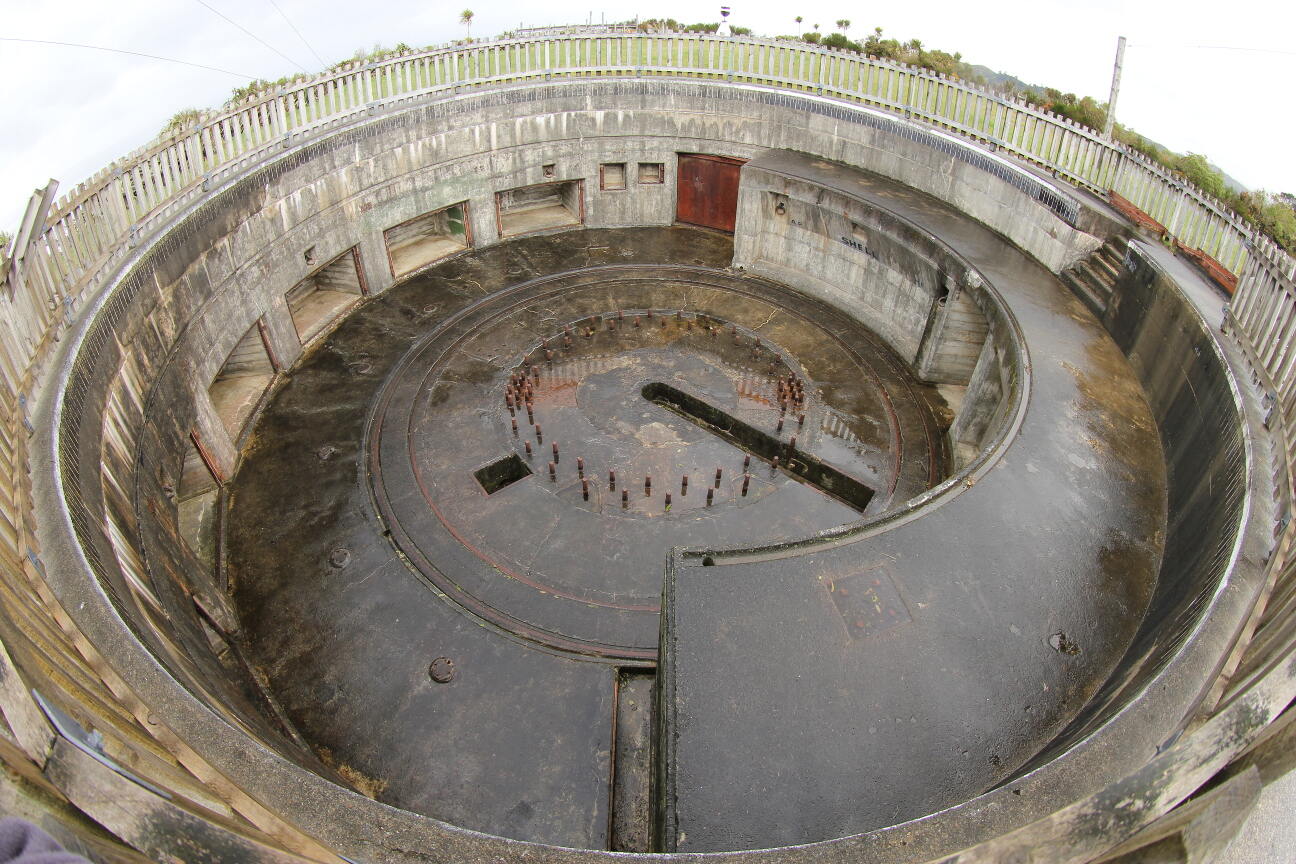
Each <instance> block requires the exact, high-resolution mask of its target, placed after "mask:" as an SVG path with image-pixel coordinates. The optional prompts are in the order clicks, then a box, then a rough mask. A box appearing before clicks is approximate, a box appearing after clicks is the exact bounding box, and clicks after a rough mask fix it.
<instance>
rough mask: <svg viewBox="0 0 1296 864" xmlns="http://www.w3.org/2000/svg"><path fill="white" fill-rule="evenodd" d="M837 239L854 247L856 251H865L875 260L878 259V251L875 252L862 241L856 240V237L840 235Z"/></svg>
mask: <svg viewBox="0 0 1296 864" xmlns="http://www.w3.org/2000/svg"><path fill="white" fill-rule="evenodd" d="M837 239H838V240H840V241H841V242H842V243H843V244H845V245H847V246H849V247H850V248H852V249H854V250H855V251H856V252H863V253H864V254H865V255H867V256H869V257H870V258H872V259H873V260H875V261H876V260H877V257H878V256H877V253H876V252H874V251H873V250H872V249H870V248H869V247H867V246H865V245H864V244H863V243H861V242H860V241H858V240H856V239H855V238H854V237H838V238H837Z"/></svg>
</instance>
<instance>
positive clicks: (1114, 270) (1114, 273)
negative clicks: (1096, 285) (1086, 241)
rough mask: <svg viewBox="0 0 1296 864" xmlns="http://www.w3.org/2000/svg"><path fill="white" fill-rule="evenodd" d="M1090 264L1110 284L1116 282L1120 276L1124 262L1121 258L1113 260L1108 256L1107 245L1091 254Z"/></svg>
mask: <svg viewBox="0 0 1296 864" xmlns="http://www.w3.org/2000/svg"><path fill="white" fill-rule="evenodd" d="M1088 264H1089V265H1090V266H1091V267H1093V269H1094V271H1095V272H1097V273H1099V274H1101V275H1102V277H1103V280H1104V281H1106V282H1107V283H1108V284H1114V283H1115V282H1116V280H1117V279H1118V278H1120V273H1121V264H1122V262H1121V261H1120V260H1116V261H1113V260H1112V259H1111V258H1110V257H1108V253H1107V247H1106V246H1104V247H1103V248H1102V249H1099V250H1098V251H1097V252H1096V253H1095V254H1093V255H1091V256H1089V258H1088Z"/></svg>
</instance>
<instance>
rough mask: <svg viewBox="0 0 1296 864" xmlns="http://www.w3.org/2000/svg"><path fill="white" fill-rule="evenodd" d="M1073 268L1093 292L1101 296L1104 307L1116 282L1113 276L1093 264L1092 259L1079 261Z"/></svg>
mask: <svg viewBox="0 0 1296 864" xmlns="http://www.w3.org/2000/svg"><path fill="white" fill-rule="evenodd" d="M1074 269H1075V271H1076V275H1077V276H1079V277H1080V278H1081V279H1083V280H1084V281H1086V282H1088V283H1089V287H1090V288H1091V289H1093V291H1094V293H1095V294H1097V295H1098V296H1099V297H1100V298H1102V301H1103V306H1104V307H1106V305H1107V301H1108V300H1110V299H1111V294H1112V287H1113V286H1114V285H1115V284H1116V279H1115V277H1114V276H1112V275H1111V274H1109V273H1108V272H1107V271H1106V270H1103V269H1102V268H1100V267H1098V266H1097V265H1095V264H1094V263H1093V260H1092V259H1089V260H1086V261H1081V262H1080V263H1079V264H1077V265H1076V266H1075V268H1074Z"/></svg>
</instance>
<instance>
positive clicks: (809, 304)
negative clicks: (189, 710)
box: [226, 230, 947, 849]
mask: <svg viewBox="0 0 1296 864" xmlns="http://www.w3.org/2000/svg"><path fill="white" fill-rule="evenodd" d="M617 239H618V240H619V241H621V246H620V247H619V249H620V250H621V251H625V250H630V251H632V252H633V253H634V255H635V256H636V260H637V261H639V262H641V263H632V264H631V265H629V266H605V267H592V268H586V269H582V270H575V271H573V270H570V269H568V263H567V259H568V258H569V254H568V253H567V252H566V251H565V247H566V245H567V244H568V243H569V242H570V241H569V240H564V239H563V238H562V237H553V238H536V239H533V240H529V241H523V242H518V243H510V244H503V245H501V246H499V247H495V248H493V249H489V250H483V251H482V252H479V253H475V254H473V255H469V256H460V257H459V258H457V259H455V260H453V261H450V262H447V263H445V264H442V265H440V266H438V267H436V268H434V269H432V270H431V271H429V272H428V273H427V274H425V275H423V276H420V277H418V278H415V279H413V280H410V281H408V282H406V283H404V284H402V285H399V286H397V287H395V288H393V289H391V290H389V291H388V292H386V293H385V294H383V295H382V296H379V297H376V298H374V299H373V300H372V301H370V302H368V303H366V304H364V305H363V306H362V307H361V308H360V309H359V310H358V311H357V312H356V313H355V314H353V315H352V316H351V317H350V318H349V319H347V320H346V321H344V322H343V323H342V324H341V325H340V326H339V327H338V329H337V330H336V331H335V332H334V333H333V334H331V335H330V336H329V337H328V338H327V339H326V340H325V341H324V342H323V343H321V344H320V345H319V347H318V348H316V349H315V350H314V351H313V352H312V353H311V354H310V355H309V356H307V357H306V358H305V359H304V360H303V361H302V363H301V364H299V366H298V367H297V368H296V369H295V370H294V372H293V374H292V376H291V378H290V379H289V380H288V381H287V383H285V384H284V386H283V387H282V388H280V390H279V391H277V393H276V395H275V396H274V398H273V399H272V400H271V402H270V403H269V404H268V405H267V406H266V408H265V409H264V411H263V413H262V415H261V417H260V419H259V421H258V423H257V426H256V428H255V431H254V433H253V435H252V438H251V440H250V442H249V445H248V450H247V456H246V458H245V462H244V466H243V468H242V470H241V471H240V472H239V474H238V476H237V477H236V478H235V481H234V483H233V486H232V490H231V494H230V504H229V508H228V511H227V514H228V515H227V523H226V524H227V532H226V555H227V562H228V564H227V570H228V573H229V576H230V580H231V584H232V585H233V589H234V595H235V599H236V602H237V604H238V606H239V609H240V614H241V615H243V616H244V618H243V620H244V622H245V627H246V630H247V633H248V636H249V643H250V645H251V646H252V648H253V650H254V652H255V654H256V658H255V659H256V661H257V662H258V663H259V665H261V666H262V668H264V669H265V671H266V673H267V675H268V677H269V679H270V682H271V686H272V688H273V690H274V692H275V694H276V696H277V697H278V699H279V700H280V702H281V704H282V705H283V706H284V708H285V710H286V711H287V713H288V714H289V716H290V717H291V719H292V720H293V722H294V723H295V725H296V726H297V728H298V729H300V730H301V731H302V733H303V735H304V736H305V737H306V738H307V740H309V741H310V743H311V745H312V746H313V747H314V748H315V749H316V751H317V752H319V753H321V754H323V755H324V756H325V758H326V761H329V762H330V763H331V764H336V765H338V766H339V770H343V771H345V772H346V774H347V776H349V777H356V778H360V779H361V780H362V781H363V782H364V783H365V784H366V788H369V789H373V790H376V791H375V794H376V795H377V797H378V798H379V799H380V800H382V801H384V802H386V803H388V804H392V805H394V806H398V807H402V808H404V809H409V810H413V811H415V812H419V813H425V814H428V815H431V816H435V817H436V818H438V819H443V820H446V821H448V822H451V823H454V824H457V825H461V826H464V827H467V828H472V829H476V830H483V831H489V832H492V833H497V834H504V835H506V836H512V837H518V838H521V839H530V840H538V841H542V842H549V843H556V844H561V845H566V846H583V847H586V848H620V849H635V848H641V847H642V844H643V843H644V842H646V841H645V840H644V836H645V835H644V831H645V830H646V827H645V826H644V825H643V824H642V819H640V820H639V821H637V822H636V821H635V820H634V819H631V822H632V823H633V825H632V826H631V827H628V828H627V827H625V824H623V823H624V820H623V819H622V817H623V816H624V815H625V814H626V813H630V812H634V813H639V814H641V815H642V814H643V813H646V812H647V811H646V810H643V809H642V808H639V809H636V808H635V807H633V806H631V805H630V804H627V803H626V802H628V801H631V800H632V799H633V800H639V799H637V798H635V795H636V794H640V795H642V794H647V788H648V786H647V784H648V779H647V778H648V773H649V770H650V765H649V763H648V762H647V761H646V760H647V753H648V752H649V751H650V750H651V746H650V745H649V744H648V743H647V742H649V741H650V740H651V731H650V730H651V721H652V715H653V712H652V710H651V706H652V704H653V671H654V668H655V665H656V662H657V659H658V638H659V618H660V613H659V609H660V606H661V597H662V584H663V572H664V568H665V565H666V561H667V557H668V553H669V551H670V549H672V548H674V547H678V546H696V545H700V546H708V547H716V548H720V547H734V546H756V545H763V544H766V543H769V542H773V541H777V540H779V539H794V538H798V537H804V536H807V535H812V534H814V533H816V532H819V531H823V530H825V529H830V528H833V527H834V526H838V525H841V524H843V523H849V522H855V521H858V520H860V519H861V518H866V517H872V516H874V515H876V514H880V513H883V512H885V511H887V510H888V509H891V508H893V507H896V506H899V505H901V504H903V503H904V502H905V501H907V500H908V499H910V498H912V497H913V496H914V495H916V494H919V493H920V492H922V491H923V490H926V489H928V488H930V487H931V486H932V485H934V484H935V483H937V482H939V481H940V480H941V479H943V478H944V476H945V475H946V473H947V468H946V462H947V458H946V454H945V452H944V445H943V437H944V436H943V434H942V432H943V430H942V429H941V428H940V424H939V422H938V420H937V419H936V418H937V416H939V414H940V412H941V411H943V410H944V406H943V405H942V404H941V403H940V400H939V398H938V397H936V396H935V395H934V392H933V391H931V390H929V389H928V388H925V387H922V386H920V385H918V384H917V383H916V382H915V381H914V380H913V379H912V378H911V376H910V374H909V372H908V370H907V369H906V367H905V364H904V363H903V362H902V361H901V360H900V359H899V358H898V357H896V356H895V355H894V353H893V352H892V351H891V350H890V349H889V348H888V347H886V346H885V345H884V344H883V343H882V342H881V340H880V339H878V338H877V337H876V336H875V335H873V334H872V333H870V332H869V331H868V330H867V329H866V328H865V327H863V326H862V325H860V324H859V323H857V322H855V321H853V320H851V319H850V318H849V317H848V316H846V315H844V314H842V313H840V312H837V311H836V310H834V309H832V308H830V307H828V306H826V305H824V304H822V303H820V302H817V301H813V300H811V299H808V298H806V297H804V296H802V295H798V294H795V293H793V292H791V291H789V290H787V289H785V288H783V287H781V286H779V285H776V284H773V283H770V282H768V281H764V280H760V279H754V278H746V277H743V276H740V275H735V274H732V273H729V272H726V271H725V269H724V268H725V265H726V264H727V263H728V261H729V260H730V258H731V256H732V247H731V245H730V244H729V241H728V240H727V239H725V238H723V237H718V236H716V235H711V234H707V233H704V232H696V231H679V230H674V231H647V232H634V233H627V234H621V235H618V236H617ZM617 257H618V258H621V260H624V258H623V257H622V256H621V255H618V256H617ZM614 260H615V259H614ZM636 319H637V326H636ZM358 360H363V361H364V363H365V367H364V368H363V370H360V369H358V367H357V365H356V364H357V361H358ZM780 397H782V402H783V405H782V410H780ZM528 400H529V401H530V406H529V407H530V414H529V415H528V404H527V402H528ZM510 403H511V406H512V407H511V410H510ZM699 406H700V407H699ZM802 417H804V419H802ZM780 421H781V427H780ZM514 423H516V424H517V431H516V433H515V432H514V429H513V424H514ZM537 427H539V428H538V429H537ZM794 436H795V439H796V440H795V444H793V440H792V439H793V438H794ZM771 442H773V444H771ZM555 444H557V445H558V456H557V458H555V456H554V450H553V447H554V445H555ZM771 447H773V449H771ZM324 454H327V458H325V456H324ZM789 457H791V458H790V460H789ZM775 458H777V459H778V460H779V465H778V467H777V468H776V467H775V465H774V459H775ZM550 463H553V465H554V474H553V478H552V479H551V478H550V475H549V470H548V466H549V464H550ZM686 475H687V478H688V480H687V484H685V476H686ZM837 476H840V477H846V478H849V479H850V480H852V481H853V482H854V483H855V484H856V486H855V487H852V488H854V489H856V493H855V494H852V492H851V490H850V489H846V488H844V487H842V486H841V485H840V482H839V483H837V485H833V482H834V481H833V478H834V477H837ZM289 477H290V478H291V482H285V478H289ZM650 477H651V483H649V478H650ZM744 486H745V487H746V491H745V494H744ZM830 487H831V488H830ZM860 489H862V490H865V492H866V494H865V495H863V496H861V495H860V494H858V490H860ZM667 495H669V496H670V504H669V508H668V506H667ZM343 548H344V549H346V550H348V552H349V561H348V563H347V566H345V567H343V568H339V567H337V566H335V565H334V563H333V562H334V556H333V553H334V552H335V550H338V549H343ZM316 561H318V566H316V565H315V563H314V562H316ZM614 727H615V728H616V729H617V732H616V734H615V736H614V735H613V731H612V730H613V728H614ZM377 742H381V744H378V743H377ZM446 742H453V747H447V746H445V744H446ZM635 742H639V744H641V745H642V747H641V748H640V747H639V746H638V745H637V744H635ZM636 754H638V755H636ZM636 784H638V785H636ZM612 787H615V788H616V789H617V790H619V791H616V792H615V793H613V794H610V791H609V790H610V789H611V788H612ZM635 789H638V790H639V791H638V793H636V792H635V791H634V790H635ZM610 799H611V800H612V801H613V803H612V804H609V801H610ZM617 802H620V803H617ZM524 803H525V804H526V808H525V809H526V810H527V815H525V816H524V817H523V816H519V813H520V812H521V811H519V809H518V808H519V807H521V806H522V804H524ZM609 808H611V810H612V811H614V813H613V815H614V816H615V817H616V818H615V819H612V820H609V818H608V817H609ZM636 818H637V817H636ZM617 820H622V821H621V822H618V821H617ZM617 824H620V825H622V827H621V828H617V827H616V825H617Z"/></svg>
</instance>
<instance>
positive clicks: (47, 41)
mask: <svg viewBox="0 0 1296 864" xmlns="http://www.w3.org/2000/svg"><path fill="white" fill-rule="evenodd" d="M0 42H25V43H27V44H28V45H61V46H63V47H64V48H88V49H90V50H91V51H108V52H110V53H112V54H129V55H131V56H132V57H147V58H148V59H150V60H164V61H166V62H167V63H180V64H181V65H184V66H194V67H196V68H198V69H209V70H211V71H212V72H222V73H224V74H226V75H233V76H234V77H235V78H242V79H244V80H245V81H246V80H250V79H253V78H256V77H258V76H256V75H248V74H247V73H246V72H233V71H231V70H229V69H221V68H220V67H219V66H208V65H207V64H205V63H191V62H190V61H188V60H177V59H176V58H174V57H162V56H161V55H158V54H145V53H144V52H143V51H128V50H126V49H125V48H108V47H107V46H104V45H85V44H82V43H80V42H57V41H55V40H53V39H20V38H18V37H17V36H0Z"/></svg>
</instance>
